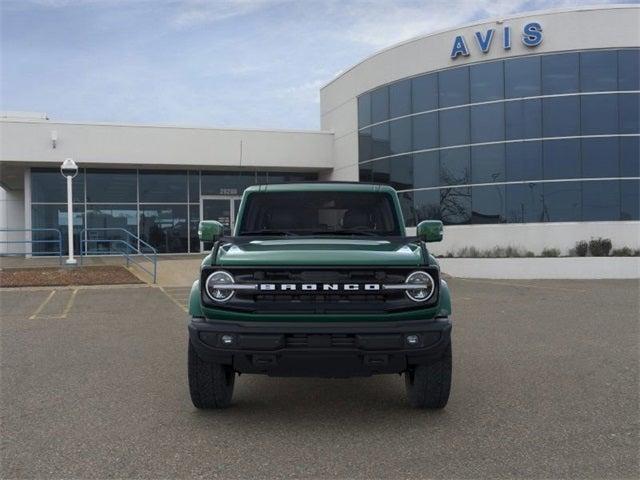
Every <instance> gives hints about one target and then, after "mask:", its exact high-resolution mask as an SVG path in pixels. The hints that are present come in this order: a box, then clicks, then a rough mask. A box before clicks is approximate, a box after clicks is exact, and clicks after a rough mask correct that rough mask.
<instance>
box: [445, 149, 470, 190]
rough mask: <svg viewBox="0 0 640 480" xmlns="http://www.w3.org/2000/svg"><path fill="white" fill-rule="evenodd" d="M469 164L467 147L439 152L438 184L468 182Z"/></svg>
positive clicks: (461, 183)
mask: <svg viewBox="0 0 640 480" xmlns="http://www.w3.org/2000/svg"><path fill="white" fill-rule="evenodd" d="M470 173H471V166H470V162H469V147H462V148H452V149H450V150H442V151H441V152H440V185H464V184H467V183H469V180H470V177H471V176H470Z"/></svg>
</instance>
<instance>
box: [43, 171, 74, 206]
mask: <svg viewBox="0 0 640 480" xmlns="http://www.w3.org/2000/svg"><path fill="white" fill-rule="evenodd" d="M72 187H73V188H72V189H73V201H74V203H75V202H77V203H84V172H83V169H82V168H81V169H79V171H78V174H77V175H76V176H75V177H74V179H73V181H72ZM31 201H32V202H34V203H39V202H42V203H67V180H66V178H65V177H63V176H62V174H61V173H60V170H59V169H57V168H32V169H31Z"/></svg>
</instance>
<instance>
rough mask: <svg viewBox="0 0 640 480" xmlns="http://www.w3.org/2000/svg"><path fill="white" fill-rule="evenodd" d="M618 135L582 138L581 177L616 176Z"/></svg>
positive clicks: (617, 167)
mask: <svg viewBox="0 0 640 480" xmlns="http://www.w3.org/2000/svg"><path fill="white" fill-rule="evenodd" d="M619 174H620V168H619V163H618V137H605V138H583V139H582V177H583V178H588V177H591V178H594V177H617V176H619Z"/></svg>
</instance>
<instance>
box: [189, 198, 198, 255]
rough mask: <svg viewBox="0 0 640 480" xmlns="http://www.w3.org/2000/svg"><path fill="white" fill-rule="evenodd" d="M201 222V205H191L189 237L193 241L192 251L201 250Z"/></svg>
mask: <svg viewBox="0 0 640 480" xmlns="http://www.w3.org/2000/svg"><path fill="white" fill-rule="evenodd" d="M199 224H200V205H199V204H191V205H189V237H190V242H191V247H190V248H191V250H190V252H191V253H197V252H199V251H200V239H199V238H198V225H199Z"/></svg>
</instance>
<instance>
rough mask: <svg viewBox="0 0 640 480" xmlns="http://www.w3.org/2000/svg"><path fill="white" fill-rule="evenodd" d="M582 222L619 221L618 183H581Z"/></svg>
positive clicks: (612, 181)
mask: <svg viewBox="0 0 640 480" xmlns="http://www.w3.org/2000/svg"><path fill="white" fill-rule="evenodd" d="M582 220H583V221H585V222H597V221H604V220H620V181H619V180H610V181H591V182H582Z"/></svg>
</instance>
